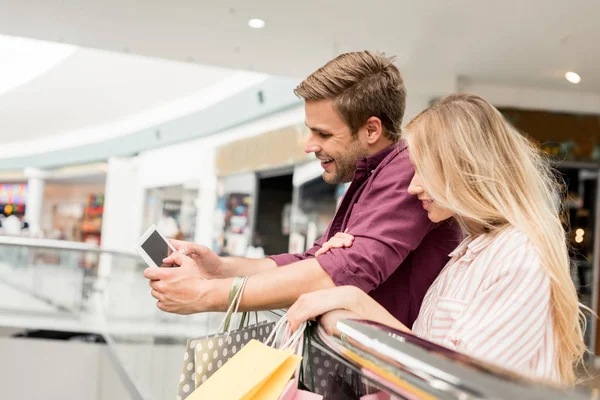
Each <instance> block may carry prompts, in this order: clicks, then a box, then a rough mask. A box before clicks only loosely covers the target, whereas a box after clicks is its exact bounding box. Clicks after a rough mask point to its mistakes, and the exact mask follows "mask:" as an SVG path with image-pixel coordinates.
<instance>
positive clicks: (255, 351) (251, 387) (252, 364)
mask: <svg viewBox="0 0 600 400" xmlns="http://www.w3.org/2000/svg"><path fill="white" fill-rule="evenodd" d="M301 360H302V357H300V356H297V355H295V354H294V353H293V351H292V350H279V349H275V348H272V347H269V346H267V345H265V344H263V343H261V342H259V341H258V340H251V341H250V342H249V343H248V344H247V345H246V346H244V348H243V349H242V350H240V351H239V352H238V353H237V354H236V355H235V356H233V357H232V358H231V359H230V360H229V361H228V362H227V363H225V364H224V365H223V366H222V367H221V368H220V369H219V370H218V371H217V372H215V373H214V375H212V376H211V377H210V378H209V379H208V380H207V381H206V382H204V384H202V386H199V387H198V389H196V390H195V391H194V392H193V393H192V394H191V395H190V396H189V397H188V398H187V400H213V399H219V400H277V399H279V396H280V395H281V393H282V392H283V390H284V389H285V386H286V385H287V383H288V382H289V380H290V378H291V377H292V375H293V374H294V371H295V370H296V367H297V366H298V365H299V364H300V361H301Z"/></svg>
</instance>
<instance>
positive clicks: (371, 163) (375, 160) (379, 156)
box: [356, 144, 406, 171]
mask: <svg viewBox="0 0 600 400" xmlns="http://www.w3.org/2000/svg"><path fill="white" fill-rule="evenodd" d="M405 148H406V145H405V144H392V145H391V146H388V147H386V148H385V149H383V150H381V151H380V152H378V153H375V154H373V155H370V156H368V157H364V158H361V159H360V160H358V163H357V164H356V169H366V170H368V171H373V170H375V169H376V168H377V167H378V166H379V164H381V162H382V161H383V160H385V159H386V157H387V156H389V155H390V154H391V153H392V152H393V151H397V152H401V151H403V150H404V149H405Z"/></svg>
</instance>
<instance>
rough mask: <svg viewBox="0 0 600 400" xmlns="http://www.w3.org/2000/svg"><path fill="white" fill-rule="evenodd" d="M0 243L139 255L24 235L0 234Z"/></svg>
mask: <svg viewBox="0 0 600 400" xmlns="http://www.w3.org/2000/svg"><path fill="white" fill-rule="evenodd" d="M0 245H7V246H23V247H33V248H43V249H50V250H70V251H78V252H90V253H103V254H112V255H117V256H122V257H135V258H139V256H138V255H137V254H136V253H135V252H133V251H131V252H128V251H123V250H114V249H107V248H104V247H100V246H97V245H94V244H90V243H81V242H71V241H66V240H54V239H42V238H30V237H24V236H3V235H0Z"/></svg>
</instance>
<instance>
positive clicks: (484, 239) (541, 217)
mask: <svg viewBox="0 0 600 400" xmlns="http://www.w3.org/2000/svg"><path fill="white" fill-rule="evenodd" d="M404 139H405V140H406V142H407V144H408V147H409V150H410V154H411V160H412V163H413V165H414V167H415V175H414V178H413V180H412V182H411V185H410V187H409V192H410V193H411V194H413V195H415V196H418V198H419V200H421V201H422V202H423V208H424V209H425V210H426V211H427V213H428V216H429V219H430V220H431V221H433V222H440V221H443V220H446V219H448V218H456V219H457V220H458V221H459V223H460V224H461V226H462V227H463V229H464V231H465V233H466V234H467V235H468V236H467V238H466V239H465V241H464V242H463V243H461V245H459V247H458V248H457V249H456V250H455V251H454V252H453V253H452V254H451V258H450V261H449V262H448V264H447V265H446V267H445V268H444V269H443V271H442V272H441V273H440V275H439V276H438V278H437V279H436V281H435V282H434V283H433V285H432V286H431V287H430V289H429V291H428V292H427V295H426V296H425V299H424V301H423V304H422V306H421V311H420V314H419V318H418V319H417V320H416V322H415V323H414V326H413V327H412V331H411V330H410V329H409V328H408V327H406V326H404V325H403V324H402V323H401V322H400V321H398V320H396V319H395V318H394V317H393V316H392V315H390V314H389V313H388V312H387V311H386V310H385V309H383V308H382V307H381V306H379V304H377V303H376V302H375V301H374V300H372V299H371V298H370V297H369V296H368V295H367V294H365V293H364V292H362V291H360V290H359V289H357V288H355V287H338V288H334V289H329V290H325V291H321V292H315V293H311V294H307V295H304V296H302V297H301V298H300V299H299V300H298V302H297V303H295V304H294V305H293V306H292V307H291V308H290V310H289V312H288V317H289V319H290V321H291V323H292V326H293V328H295V327H297V326H298V324H299V323H300V322H301V321H303V320H306V319H310V318H314V317H317V316H319V315H323V314H325V315H323V317H322V319H321V322H322V323H323V324H324V325H325V328H326V329H327V330H328V332H329V333H331V334H332V333H335V332H336V330H335V323H336V321H338V320H339V319H340V318H364V319H369V320H374V321H377V322H380V323H383V324H386V325H389V326H391V327H393V328H396V329H398V330H401V331H404V332H409V333H413V334H415V335H417V336H419V337H422V338H424V339H427V340H430V341H433V342H437V343H439V344H441V345H443V346H446V347H449V348H451V349H454V350H456V351H459V352H462V353H466V354H469V355H471V356H473V357H475V358H480V359H483V360H486V361H489V362H493V363H496V364H498V365H501V366H504V367H506V368H509V369H511V370H515V371H517V372H521V373H524V374H526V375H528V376H531V377H535V378H541V379H544V380H549V381H553V382H555V383H563V384H568V383H573V382H574V381H575V373H574V366H575V364H576V363H578V362H579V361H580V360H581V358H582V355H583V352H584V351H585V345H584V342H583V335H582V327H581V325H580V310H579V303H578V298H577V293H576V290H575V286H574V284H573V282H572V280H571V276H570V273H569V257H568V253H567V244H566V238H565V232H564V230H563V227H562V226H561V222H560V220H559V208H560V201H559V194H560V193H559V185H558V184H557V182H556V181H555V178H554V176H553V173H552V171H551V168H550V167H549V165H548V164H547V163H546V161H545V160H544V158H543V157H542V156H541V155H540V153H539V152H538V150H537V148H536V147H535V146H534V145H533V144H532V143H530V142H529V141H528V139H527V138H525V137H524V136H522V135H521V134H519V133H518V132H517V131H516V130H515V129H514V128H513V127H512V126H510V125H509V124H508V123H507V122H506V120H505V119H504V118H503V117H502V115H501V114H500V113H499V112H498V110H496V109H495V108H494V107H493V106H492V105H490V104H489V103H487V102H486V101H485V100H483V99H482V98H480V97H478V96H475V95H467V94H456V95H451V96H448V97H446V98H444V99H442V100H441V101H440V102H439V103H437V104H435V105H433V106H431V107H430V108H428V109H427V110H425V111H423V112H422V113H421V114H420V115H418V116H417V117H416V118H415V119H413V120H412V121H411V122H410V124H409V125H408V127H407V132H406V133H405V135H404ZM349 233H351V232H349ZM351 245H352V237H351V236H350V235H347V234H343V233H339V234H337V235H336V236H335V237H333V238H332V239H331V240H330V241H329V242H328V243H327V244H326V245H325V246H324V247H323V249H322V251H328V249H329V248H332V247H347V246H351ZM415 273H418V271H415ZM334 310H335V311H334Z"/></svg>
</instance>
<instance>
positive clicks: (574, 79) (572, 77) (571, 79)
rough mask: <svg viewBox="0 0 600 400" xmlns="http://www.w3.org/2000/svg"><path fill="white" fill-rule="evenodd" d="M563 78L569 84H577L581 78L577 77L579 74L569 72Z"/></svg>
mask: <svg viewBox="0 0 600 400" xmlns="http://www.w3.org/2000/svg"><path fill="white" fill-rule="evenodd" d="M565 78H567V80H568V81H569V82H571V83H575V84H577V83H579V82H581V77H580V76H579V74H577V73H575V72H573V71H569V72H567V73H566V74H565Z"/></svg>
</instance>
